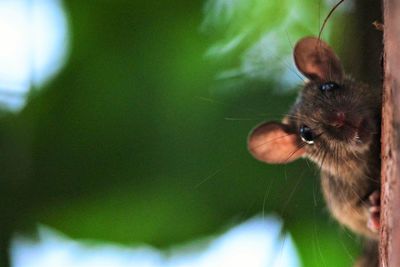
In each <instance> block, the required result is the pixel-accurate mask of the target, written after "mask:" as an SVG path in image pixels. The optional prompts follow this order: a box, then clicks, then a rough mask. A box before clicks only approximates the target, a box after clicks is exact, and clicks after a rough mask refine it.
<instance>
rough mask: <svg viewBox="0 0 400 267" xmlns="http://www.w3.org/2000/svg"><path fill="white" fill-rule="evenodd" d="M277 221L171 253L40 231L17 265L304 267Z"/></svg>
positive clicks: (24, 245) (255, 223) (17, 245)
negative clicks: (69, 237) (106, 243)
mask: <svg viewBox="0 0 400 267" xmlns="http://www.w3.org/2000/svg"><path fill="white" fill-rule="evenodd" d="M281 227H282V225H281V222H280V221H279V220H278V219H276V218H275V217H267V218H265V219H262V218H255V219H252V220H249V221H247V222H245V223H243V224H241V225H238V226H236V227H234V228H232V229H230V230H228V231H227V232H226V233H224V234H222V235H221V236H219V237H216V238H215V239H214V240H211V241H209V242H208V243H207V245H206V246H205V245H204V242H203V243H201V244H202V245H201V246H199V245H198V244H197V245H196V243H193V244H188V245H185V246H180V247H179V248H176V249H173V250H170V251H168V255H170V256H169V257H167V256H165V255H166V253H165V252H164V253H163V252H161V251H158V250H156V249H153V248H151V247H144V246H142V247H136V248H135V247H131V248H129V247H123V246H117V245H93V242H90V243H89V242H77V241H74V240H71V239H68V238H66V237H65V236H62V235H61V234H59V233H57V232H55V231H54V230H50V229H49V228H44V227H42V228H40V230H39V241H37V242H35V241H32V240H29V239H26V238H23V237H17V238H15V239H14V241H13V244H12V262H13V264H12V266H13V267H55V266H57V267H103V266H104V267H106V266H107V267H108V266H113V267H189V266H190V267H221V266H229V267H244V266H246V267H267V266H268V267H299V266H300V262H299V259H298V255H297V253H296V249H295V246H294V244H293V241H292V239H291V237H290V235H289V234H284V235H281V230H282V228H281Z"/></svg>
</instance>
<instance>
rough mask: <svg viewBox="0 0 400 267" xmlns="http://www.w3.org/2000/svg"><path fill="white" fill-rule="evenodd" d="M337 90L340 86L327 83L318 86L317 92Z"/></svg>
mask: <svg viewBox="0 0 400 267" xmlns="http://www.w3.org/2000/svg"><path fill="white" fill-rule="evenodd" d="M339 88H340V86H339V85H338V84H337V83H335V82H327V83H323V84H321V85H320V86H319V90H321V91H322V92H330V91H333V90H336V89H339Z"/></svg>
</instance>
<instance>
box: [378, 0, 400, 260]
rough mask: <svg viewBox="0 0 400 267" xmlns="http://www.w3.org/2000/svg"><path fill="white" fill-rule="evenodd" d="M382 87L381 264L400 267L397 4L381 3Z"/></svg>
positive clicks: (399, 20)
mask: <svg viewBox="0 0 400 267" xmlns="http://www.w3.org/2000/svg"><path fill="white" fill-rule="evenodd" d="M383 15H384V73H385V74H384V88H383V110H382V139H381V141H382V155H381V156H382V170H381V172H382V195H381V206H382V209H381V233H380V234H381V240H380V242H381V243H380V263H381V266H384V267H398V266H400V205H399V204H400V173H399V172H400V168H399V167H400V147H399V145H400V140H399V137H400V1H399V0H383Z"/></svg>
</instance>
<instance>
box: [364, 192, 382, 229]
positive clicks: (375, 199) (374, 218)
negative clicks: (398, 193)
mask: <svg viewBox="0 0 400 267" xmlns="http://www.w3.org/2000/svg"><path fill="white" fill-rule="evenodd" d="M368 199H369V208H368V212H369V215H368V222H367V226H368V228H369V229H370V230H371V231H372V232H378V231H379V228H380V214H381V195H380V192H379V191H374V192H373V193H372V194H371V195H370V196H369V198H368Z"/></svg>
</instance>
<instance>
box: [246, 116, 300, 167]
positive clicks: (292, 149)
mask: <svg viewBox="0 0 400 267" xmlns="http://www.w3.org/2000/svg"><path fill="white" fill-rule="evenodd" d="M299 145H300V144H299V143H298V138H297V136H296V134H295V133H293V132H291V131H290V130H289V126H288V125H287V124H283V123H279V122H266V123H263V124H261V125H259V126H257V127H256V128H255V129H254V130H253V131H252V132H251V133H250V135H249V138H248V141H247V147H248V149H249V151H250V153H251V154H252V155H253V156H254V157H255V158H256V159H258V160H261V161H264V162H267V163H287V162H291V161H294V160H296V159H298V158H299V157H300V156H302V155H303V154H304V152H305V150H304V148H303V147H300V146H299Z"/></svg>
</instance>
